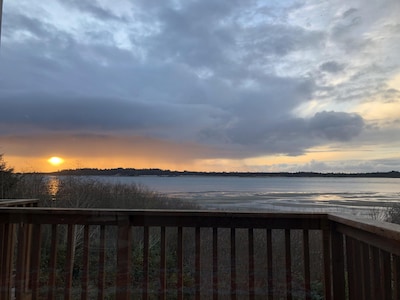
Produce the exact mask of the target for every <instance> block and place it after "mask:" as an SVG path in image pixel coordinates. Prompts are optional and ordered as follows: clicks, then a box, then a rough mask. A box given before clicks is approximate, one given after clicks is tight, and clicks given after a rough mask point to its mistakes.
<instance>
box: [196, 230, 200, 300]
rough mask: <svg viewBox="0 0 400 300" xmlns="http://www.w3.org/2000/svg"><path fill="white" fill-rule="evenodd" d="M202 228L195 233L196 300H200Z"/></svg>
mask: <svg viewBox="0 0 400 300" xmlns="http://www.w3.org/2000/svg"><path fill="white" fill-rule="evenodd" d="M200 238H201V237H200V227H196V231H195V239H196V241H195V247H196V250H195V285H196V295H195V297H196V300H200V285H201V281H200V276H201V273H200V272H201V256H200V255H201V254H200V247H201V243H200V242H201V239H200Z"/></svg>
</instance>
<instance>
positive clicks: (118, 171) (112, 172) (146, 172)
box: [41, 168, 400, 178]
mask: <svg viewBox="0 0 400 300" xmlns="http://www.w3.org/2000/svg"><path fill="white" fill-rule="evenodd" d="M41 174H45V175H74V176H166V177H172V176H229V177H338V178H343V177H347V178H350V177H351V178H358V177H360V178H400V172H398V171H390V172H370V173H318V172H293V173H291V172H195V171H171V170H161V169H132V168H115V169H92V168H83V169H70V170H61V171H57V172H50V173H41Z"/></svg>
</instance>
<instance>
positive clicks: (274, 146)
mask: <svg viewBox="0 0 400 300" xmlns="http://www.w3.org/2000/svg"><path fill="white" fill-rule="evenodd" d="M57 3H59V4H60V3H61V4H60V6H61V7H62V9H66V10H67V11H70V12H71V14H73V13H74V11H79V12H81V13H82V15H83V16H85V17H87V18H88V20H86V19H85V18H83V19H84V20H85V21H82V20H81V21H79V22H82V23H79V22H78V21H76V22H77V23H76V24H72V25H71V24H70V23H68V22H66V23H68V25H69V26H66V25H65V24H64V23H65V22H57V20H54V18H53V19H52V18H50V17H48V16H47V15H44V16H43V17H42V16H40V15H35V14H33V13H31V12H30V11H24V10H23V9H22V8H21V9H17V8H18V7H19V6H18V3H15V4H13V5H14V6H13V7H14V8H16V9H14V10H11V9H10V10H7V11H6V12H5V15H6V18H5V19H4V20H5V22H4V30H3V32H4V37H5V39H4V43H3V45H2V49H1V52H2V53H1V67H0V102H1V104H2V106H1V110H0V124H1V130H0V134H2V135H4V136H6V135H7V136H9V135H10V134H12V133H13V132H15V131H16V130H17V131H19V132H24V131H30V132H32V133H33V132H35V134H37V133H39V132H40V131H41V130H44V131H46V132H59V133H63V132H64V133H65V132H75V133H77V132H88V133H90V134H97V135H101V134H103V133H104V132H106V133H107V134H119V133H121V132H124V133H127V134H128V135H129V134H130V135H142V136H146V137H148V138H163V139H168V140H173V141H175V142H176V141H179V142H185V141H187V142H193V143H199V144H201V145H203V146H205V147H213V148H214V150H215V151H214V152H212V155H214V156H217V155H221V156H223V155H225V156H228V157H249V156H255V155H263V154H274V153H285V154H290V155H299V154H301V153H304V152H305V151H306V150H307V149H309V148H311V147H314V146H318V145H323V144H326V143H330V142H332V141H334V142H339V143H340V142H341V143H347V142H349V141H352V140H354V139H355V138H356V137H358V136H359V134H360V133H362V132H363V130H364V128H365V123H366V121H365V120H364V119H363V117H362V116H360V115H357V114H352V113H347V112H338V111H321V112H317V113H315V112H314V113H315V115H314V116H312V117H309V118H300V117H298V116H295V115H294V114H293V112H294V111H295V110H296V109H297V108H298V107H299V106H300V105H304V104H306V103H307V102H308V101H310V100H316V101H321V100H324V101H326V100H327V99H328V100H330V101H332V103H334V102H340V101H354V100H357V101H360V99H365V98H368V97H370V96H374V95H376V94H379V95H382V97H383V98H385V99H386V100H387V101H389V100H390V101H394V100H395V98H396V97H397V96H398V91H397V90H394V89H389V88H388V87H387V86H385V85H384V81H385V80H386V79H387V77H388V74H389V73H388V72H389V71H388V70H389V69H388V66H387V64H388V62H387V61H386V60H384V59H382V61H379V60H378V59H376V61H375V60H371V57H374V59H375V57H377V56H376V55H375V53H374V52H373V51H372V50H373V49H375V48H374V45H375V44H376V41H375V40H374V39H373V37H371V36H368V35H363V33H364V32H368V30H367V29H368V28H367V27H365V26H367V25H366V24H365V23H364V11H363V10H362V9H360V8H358V7H352V6H350V7H349V8H346V9H345V10H343V8H342V7H340V9H337V11H335V14H334V16H333V17H331V19H330V22H329V24H328V26H325V27H312V26H306V25H302V24H301V22H300V21H298V20H297V19H296V15H295V13H299V11H300V10H301V9H303V8H305V7H306V6H307V4H306V3H299V4H298V5H295V6H290V7H284V8H283V9H282V10H283V11H281V10H280V8H279V9H278V8H274V5H272V4H271V6H269V7H265V6H260V5H259V4H260V3H258V2H257V1H250V2H242V1H230V0H224V1H214V0H202V1H144V0H141V1H136V2H134V3H133V4H132V10H131V11H127V13H126V15H124V16H121V15H118V14H117V13H115V12H113V11H112V10H110V9H107V8H106V7H105V6H103V5H101V4H100V2H99V1H77V0H70V1H66V2H61V1H59V2H57ZM38 5H40V4H38ZM21 7H22V6H21ZM128 15H132V16H131V17H128ZM307 17H308V16H307ZM360 18H362V19H360ZM89 19H90V20H89ZM271 20H273V22H272V21H271ZM60 21H64V20H60ZM71 22H72V21H71ZM320 22H321V23H323V22H325V20H320ZM305 23H309V21H307V22H305ZM392 27H393V26H392ZM392 27H391V28H392ZM365 28H367V29H365ZM392 31H393V29H392ZM353 40H354V42H353ZM332 49H333V50H332ZM330 51H331V52H330ZM382 51H383V50H382ZM343 53H345V55H344V54H343ZM358 53H362V55H363V56H360V58H359V59H354V58H358V57H359V56H358ZM396 57H397V56H396ZM393 61H394V60H390V62H391V63H392V62H393ZM393 64H394V63H393ZM395 69H396V67H395V66H394V67H393V70H395ZM390 74H391V73H390ZM341 77H343V78H350V80H343V81H340V80H338V79H341ZM334 79H336V80H334ZM338 82H339V83H338ZM337 110H340V109H337ZM210 155H211V154H210Z"/></svg>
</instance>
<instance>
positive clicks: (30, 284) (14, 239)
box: [0, 202, 400, 299]
mask: <svg viewBox="0 0 400 300" xmlns="http://www.w3.org/2000/svg"><path fill="white" fill-rule="evenodd" d="M16 204H18V203H17V202H14V205H16ZM23 205H25V204H23ZM26 205H34V203H33V204H29V203H27V204H26ZM41 224H50V225H51V228H52V232H51V236H50V238H51V239H50V241H51V246H50V250H49V261H50V263H49V265H48V273H49V276H48V284H47V286H46V287H45V288H44V292H42V293H40V285H39V276H40V273H39V266H40V265H41V264H40V253H41V251H42V249H41V242H40V235H41V226H42V225H41ZM59 225H61V226H59ZM79 225H84V227H83V238H82V237H80V236H79V238H80V239H81V240H80V243H81V244H80V245H82V244H83V252H82V259H83V260H82V264H81V265H82V270H81V271H82V273H81V274H82V278H81V280H82V281H81V288H82V291H81V298H82V299H88V298H90V296H89V287H90V278H89V272H90V271H91V266H90V265H89V261H88V260H89V256H90V254H89V233H90V231H89V226H90V225H96V226H100V240H99V244H100V250H99V264H98V268H99V269H98V282H97V287H98V289H99V294H98V296H99V298H100V299H103V298H104V297H106V295H105V293H104V291H105V289H106V286H105V282H104V279H105V271H104V264H105V259H106V253H105V232H106V229H107V230H108V228H110V226H116V227H117V231H118V232H117V235H115V236H113V237H111V238H112V239H114V240H113V241H110V243H113V242H116V245H117V249H116V252H117V254H116V260H117V264H116V266H115V272H116V274H117V276H116V291H115V297H116V298H117V299H130V290H131V288H132V284H133V283H132V280H131V278H130V274H131V272H132V262H131V257H130V256H131V254H132V253H131V235H132V230H133V226H138V227H141V228H143V230H144V240H143V241H144V247H143V269H142V271H143V274H144V277H143V278H144V281H143V292H142V298H143V299H146V298H149V297H150V291H149V282H148V280H149V265H150V261H149V259H150V249H149V247H150V245H149V243H150V226H155V227H159V228H161V235H160V245H161V246H160V272H159V274H160V275H159V279H160V288H159V289H160V290H159V296H160V299H166V298H167V287H166V251H167V250H166V249H167V239H166V233H165V230H166V226H171V227H173V228H175V229H177V238H178V240H177V272H176V280H177V285H176V291H174V292H176V293H177V297H178V299H183V297H184V296H185V297H186V295H184V292H186V288H185V287H184V281H183V278H184V276H183V275H184V274H183V272H184V271H183V270H184V264H183V263H184V261H186V260H185V252H184V245H183V233H184V232H185V234H186V233H187V232H189V229H185V230H184V229H183V228H184V227H188V228H192V229H194V234H195V253H194V260H195V261H194V264H195V265H194V268H195V270H194V272H193V274H194V275H193V276H194V278H193V280H194V284H192V285H191V286H190V287H193V295H194V297H195V298H196V299H200V292H201V291H202V289H201V287H202V278H201V275H202V273H201V269H200V268H201V257H200V254H201V252H202V251H204V250H203V249H205V248H204V247H203V245H201V236H200V232H201V231H200V229H201V228H203V227H204V228H212V245H211V246H210V247H211V249H209V250H207V251H210V252H208V253H205V255H207V256H210V257H211V259H212V274H211V277H212V278H211V280H212V288H213V291H212V294H213V298H214V299H217V298H218V297H219V296H220V293H221V298H222V297H225V296H226V295H227V293H230V296H231V299H235V298H236V297H237V295H238V294H237V293H238V292H239V291H237V285H238V284H237V277H238V274H237V266H238V264H239V263H240V264H242V263H244V264H245V265H246V266H245V268H247V269H246V270H248V275H247V276H246V275H245V274H239V275H244V277H247V278H246V280H247V282H246V284H247V286H248V291H247V292H248V297H249V299H252V298H254V297H255V291H256V287H257V288H260V286H258V275H257V278H256V277H255V254H254V252H255V249H254V246H255V245H254V229H257V228H263V229H264V230H266V260H267V265H266V270H265V272H266V277H267V278H266V281H267V284H264V286H265V287H263V288H264V289H265V290H264V292H265V295H264V296H265V297H267V296H268V299H273V297H274V283H276V284H277V286H279V287H280V286H284V284H285V283H286V290H287V298H288V299H291V297H292V295H293V297H294V292H297V290H295V289H297V285H294V284H293V283H294V282H293V278H292V271H293V270H292V268H293V266H292V253H291V251H292V249H291V248H292V244H291V242H292V241H291V234H292V230H295V229H301V230H302V232H303V239H302V244H303V245H302V251H303V256H302V257H303V262H302V263H301V264H300V265H302V266H303V267H304V270H303V272H304V290H305V296H304V297H305V298H306V299H310V289H311V287H310V281H311V274H310V273H311V270H310V260H312V257H310V246H309V243H310V241H309V238H310V237H309V230H318V231H320V232H322V233H323V238H322V241H323V243H322V250H323V251H322V256H323V259H324V278H325V279H324V282H325V298H326V299H331V298H332V299H345V297H346V295H347V291H346V287H347V286H348V288H349V291H348V294H349V297H350V299H377V297H378V298H379V297H382V298H383V299H385V298H386V299H395V298H396V297H398V293H399V290H398V286H399V281H400V280H399V275H398V274H399V273H398V272H399V271H398V270H399V269H400V267H399V265H400V263H399V259H398V256H399V255H400V226H397V225H391V224H389V225H388V224H386V223H380V222H375V221H365V220H358V219H355V218H353V219H350V218H347V217H342V216H337V215H327V214H301V213H300V214H297V213H296V214H285V213H253V212H244V213H242V212H240V213H238V212H215V211H212V212H210V211H165V210H145V211H144V210H91V209H42V208H26V207H21V208H15V207H2V208H0V242H1V245H0V254H1V257H0V271H1V275H2V276H1V278H0V298H1V299H9V298H10V292H9V291H11V290H14V289H15V292H16V298H17V299H22V298H23V297H25V296H26V291H28V290H29V289H31V290H32V297H33V298H39V296H40V297H42V295H43V293H46V292H47V298H48V299H56V298H57V297H59V296H60V295H58V294H56V289H58V290H59V289H60V288H61V291H62V289H64V296H65V298H66V299H71V297H72V295H71V292H70V291H71V286H72V276H73V267H74V251H75V240H76V239H77V238H78V236H77V235H75V228H77V226H79ZM64 226H65V227H67V228H68V232H67V233H68V236H67V241H66V244H67V248H66V249H67V253H66V254H67V257H66V264H65V269H64V271H65V273H66V275H65V277H64V281H62V282H63V284H64V286H62V287H60V286H56V283H58V282H59V281H58V280H57V281H56V278H57V276H61V273H60V274H58V273H57V272H60V270H57V269H56V266H57V248H58V241H60V246H61V245H62V246H63V247H64V243H65V241H64V242H63V241H62V239H60V234H61V233H62V232H61V231H60V230H58V228H59V227H64ZM16 228H20V230H19V233H18V234H17V233H16V231H15V229H16ZM220 228H228V229H230V250H228V249H227V251H228V255H229V251H230V258H227V260H226V259H222V260H221V261H219V258H218V255H223V254H224V253H225V251H223V252H221V253H219V247H218V246H219V235H221V242H222V234H223V232H224V230H221V231H219V229H220ZM240 228H246V229H247V232H248V235H247V238H248V245H247V253H248V259H247V261H246V259H245V260H244V261H243V260H241V258H239V257H238V253H237V252H236V250H237V249H236V242H237V236H236V232H237V229H240ZM274 229H283V230H284V232H285V240H284V241H285V242H284V249H285V253H286V254H284V262H283V263H282V265H275V266H274V268H277V269H279V268H280V269H281V270H283V269H284V270H286V272H287V273H286V279H283V283H282V282H278V281H277V280H278V279H280V276H276V275H275V276H276V277H274V274H273V270H274V268H273V264H277V262H274V260H273V258H274V257H273V251H272V249H273V247H272V242H273V241H272V231H273V230H274ZM228 239H229V234H228ZM32 241H33V242H32ZM344 241H345V243H344ZM228 243H229V242H228ZM16 245H17V251H15V246H16ZM222 245H223V243H221V245H220V246H222ZM204 246H205V245H204ZM221 249H222V248H221ZM294 249H295V248H294V247H293V250H294ZM14 253H16V254H17V257H16V259H15V258H13V255H14ZM79 257H81V256H79ZM293 257H295V256H294V253H293ZM296 257H297V256H296ZM229 260H230V262H229ZM225 261H227V263H228V264H229V263H230V276H231V278H230V281H231V282H230V290H229V289H228V290H227V291H225V290H222V282H221V286H220V287H219V276H222V273H221V274H219V272H218V271H219V270H221V271H222V269H219V268H220V267H219V263H224V262H225ZM257 261H258V259H257ZM278 261H279V260H278ZM345 262H346V265H345ZM15 267H16V278H15V279H16V280H15V281H14V280H13V276H12V274H13V270H14V268H15ZM241 267H242V266H241V265H240V268H241ZM94 268H95V267H94ZM346 268H347V276H346V273H345V272H346V271H345V270H346ZM27 270H31V272H27ZM257 274H258V273H257ZM241 277H242V276H241ZM274 278H275V281H277V282H274ZM260 279H261V278H260ZM205 280H207V279H205ZM296 284H297V281H296ZM107 285H108V283H107ZM241 285H242V284H241ZM188 288H189V286H188ZM219 288H221V290H219ZM6 289H8V291H5V290H6ZM184 289H185V290H184ZM187 291H188V292H190V290H189V289H187ZM257 293H259V289H257ZM222 295H224V296H222ZM151 296H153V295H151ZM190 296H192V295H190ZM257 297H258V295H257ZM276 297H281V294H279V296H278V293H277V294H276Z"/></svg>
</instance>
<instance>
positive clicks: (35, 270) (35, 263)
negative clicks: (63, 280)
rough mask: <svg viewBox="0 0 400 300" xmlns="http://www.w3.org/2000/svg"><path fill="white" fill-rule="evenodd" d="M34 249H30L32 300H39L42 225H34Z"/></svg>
mask: <svg viewBox="0 0 400 300" xmlns="http://www.w3.org/2000/svg"><path fill="white" fill-rule="evenodd" d="M32 240H33V243H32V248H31V249H28V251H31V262H32V264H31V275H32V277H31V278H30V280H31V283H30V286H31V290H32V299H39V292H40V285H39V284H40V280H39V279H40V265H41V263H40V262H41V259H40V258H41V247H42V226H41V225H40V224H35V225H33V229H32Z"/></svg>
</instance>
